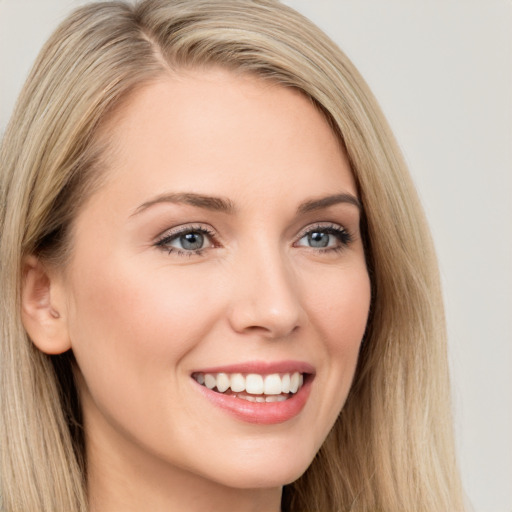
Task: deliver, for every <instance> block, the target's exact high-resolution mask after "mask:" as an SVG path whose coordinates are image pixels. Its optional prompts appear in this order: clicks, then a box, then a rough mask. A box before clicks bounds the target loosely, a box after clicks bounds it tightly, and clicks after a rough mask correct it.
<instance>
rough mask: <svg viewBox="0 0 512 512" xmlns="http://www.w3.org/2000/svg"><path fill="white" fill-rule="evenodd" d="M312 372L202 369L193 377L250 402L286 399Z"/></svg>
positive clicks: (226, 393) (210, 387)
mask: <svg viewBox="0 0 512 512" xmlns="http://www.w3.org/2000/svg"><path fill="white" fill-rule="evenodd" d="M307 375H308V374H304V373H300V372H292V373H272V374H268V375H262V374H258V373H248V374H242V373H223V372H220V373H200V372H196V373H193V374H192V378H193V379H194V380H195V381H196V382H198V383H199V384H201V386H204V387H206V388H208V389H210V390H212V391H215V392H217V393H221V394H223V395H229V396H232V397H233V398H240V399H242V400H246V401H248V402H259V403H264V402H267V403H268V402H284V401H286V400H288V399H289V398H291V397H292V396H293V395H295V394H296V393H297V392H298V391H299V390H300V389H301V388H302V386H303V385H304V379H305V378H306V379H307Z"/></svg>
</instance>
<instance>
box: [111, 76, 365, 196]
mask: <svg viewBox="0 0 512 512" xmlns="http://www.w3.org/2000/svg"><path fill="white" fill-rule="evenodd" d="M102 131H103V134H104V136H106V137H108V139H109V146H110V147H109V155H107V161H108V165H107V168H108V172H109V174H110V175H111V177H112V178H113V179H116V177H117V179H123V180H124V181H126V180H127V179H128V178H129V175H131V174H139V175H140V177H142V178H143V180H139V181H140V183H138V185H137V187H138V189H139V191H142V189H147V193H150V192H154V191H155V189H157V188H158V187H159V186H163V184H162V178H163V177H164V176H165V177H166V178H167V180H166V181H168V183H167V184H166V185H165V186H169V187H172V188H173V190H174V191H178V192H179V191H181V189H183V190H186V191H189V189H190V187H191V186H192V187H193V188H194V189H195V190H194V191H195V192H199V193H212V194H215V193H219V194H220V193H222V192H225V188H226V184H229V183H231V184H232V185H236V184H237V183H238V184H240V185H244V186H245V187H246V188H245V192H246V193H247V194H249V192H251V191H252V192H256V189H257V188H258V185H261V184H264V185H265V188H266V189H267V192H268V189H269V188H272V184H273V186H274V187H283V186H286V188H290V185H291V181H290V180H293V182H294V183H295V185H298V184H299V183H300V182H301V181H306V182H309V183H311V182H313V181H316V182H318V181H324V182H326V183H328V182H337V183H339V184H340V186H341V188H346V189H347V191H349V192H352V193H355V185H354V180H353V177H352V173H351V171H350V167H349V165H348V162H347V158H346V156H345V153H344V151H343V149H342V147H341V144H340V142H339V140H338V138H337V137H336V136H335V135H334V133H333V131H332V129H331V127H330V125H329V123H328V122H327V121H326V119H325V117H324V115H323V114H322V113H321V112H320V111H319V109H318V108H317V107H316V106H315V105H314V104H313V102H312V101H311V100H310V99H309V98H308V97H306V96H305V95H304V94H302V93H301V92H299V91H297V90H296V89H292V88H287V87H284V86H281V85H278V84H275V83H271V82H269V81H264V80H262V79H259V78H257V77H254V76H250V75H242V76H240V75H235V74H233V73H230V72H227V71H224V70H220V69H213V70H208V71H204V70H203V71H188V72H184V73H182V74H180V75H176V76H172V77H165V78H162V79H160V80H159V81H157V82H154V83H151V84H149V85H146V86H145V87H143V88H141V89H139V90H138V91H136V92H134V93H133V94H132V95H131V96H130V97H129V98H128V100H127V101H126V102H125V103H124V104H123V105H122V107H121V108H120V109H119V110H118V111H117V112H116V114H115V115H114V116H113V117H112V118H111V119H110V120H109V122H108V123H107V125H106V126H104V128H103V130H102ZM331 186H334V184H332V183H331ZM141 187H142V189H141Z"/></svg>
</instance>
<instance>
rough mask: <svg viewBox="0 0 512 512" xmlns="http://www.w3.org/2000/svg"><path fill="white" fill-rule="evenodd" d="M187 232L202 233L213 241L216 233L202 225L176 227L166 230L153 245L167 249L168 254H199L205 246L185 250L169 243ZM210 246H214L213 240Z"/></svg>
mask: <svg viewBox="0 0 512 512" xmlns="http://www.w3.org/2000/svg"><path fill="white" fill-rule="evenodd" d="M189 233H199V234H201V235H204V236H205V237H206V238H208V239H209V240H210V241H213V240H214V239H215V236H216V233H215V232H214V231H212V230H211V229H207V228H205V227H204V226H184V227H183V228H178V229H176V230H173V231H171V232H166V233H165V234H164V235H163V236H162V237H161V238H160V239H159V240H157V241H156V243H155V246H156V247H159V248H161V249H162V250H165V251H167V252H168V253H169V254H177V255H178V256H189V257H190V256H201V254H202V253H203V252H204V250H205V248H202V249H194V250H188V251H187V250H184V249H178V248H176V247H172V246H171V245H169V244H170V243H171V242H173V241H174V240H176V239H177V238H179V237H180V236H183V235H187V234H189ZM212 246H213V247H215V244H214V243H213V242H212Z"/></svg>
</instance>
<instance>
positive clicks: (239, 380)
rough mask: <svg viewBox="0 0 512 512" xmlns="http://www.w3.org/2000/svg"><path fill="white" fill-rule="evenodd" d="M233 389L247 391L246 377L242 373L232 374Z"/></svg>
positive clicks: (236, 391)
mask: <svg viewBox="0 0 512 512" xmlns="http://www.w3.org/2000/svg"><path fill="white" fill-rule="evenodd" d="M199 384H201V383H199ZM231 391H233V392H234V393H238V392H240V391H245V378H244V376H243V375H242V374H241V373H234V374H233V375H231Z"/></svg>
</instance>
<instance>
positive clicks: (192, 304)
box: [69, 262, 221, 401]
mask: <svg viewBox="0 0 512 512" xmlns="http://www.w3.org/2000/svg"><path fill="white" fill-rule="evenodd" d="M132 263H133V262H132ZM143 268H144V267H143V266H142V265H130V264H119V263H117V264H113V263H112V264H110V265H109V264H104V265H101V266H96V267H95V268H92V267H91V268H90V269H87V268H86V266H85V265H82V266H81V273H80V279H77V280H76V286H74V287H73V307H72V311H71V312H72V314H71V317H70V322H69V326H70V336H71V340H72V345H73V350H74V352H75V355H76V358H77V361H78V364H79V367H80V369H81V371H82V374H83V375H84V378H85V381H86V383H87V385H88V387H89V388H90V390H91V392H95V391H96V392H97V393H98V395H99V394H102V395H103V394H104V395H105V396H104V398H105V400H107V399H108V396H107V394H106V393H105V390H106V389H108V390H109V393H110V394H111V396H112V400H113V401H115V400H118V399H119V398H121V395H127V394H129V395H131V396H133V397H137V396H140V397H141V399H143V396H144V393H146V394H147V392H148V390H147V389H144V386H145V384H146V383H147V385H148V387H149V383H150V382H152V385H153V386H157V387H158V386H162V387H163V388H166V387H168V386H179V385H180V381H179V379H175V377H176V376H177V375H178V374H179V373H180V371H181V367H180V361H181V360H182V359H183V358H184V357H185V356H186V355H187V353H188V352H189V351H191V350H192V349H193V348H194V347H195V346H196V345H197V344H198V343H200V341H201V340H202V339H203V338H204V337H205V336H206V335H207V333H208V331H209V329H210V328H211V325H212V323H213V322H215V320H216V319H217V318H218V313H217V311H218V309H219V308H220V307H221V306H220V304H214V302H215V301H216V302H217V303H218V302H220V301H219V300H218V297H216V298H215V301H214V297H213V296H212V294H211V293H208V290H207V289H205V288H207V287H208V285H207V283H203V288H202V289H203V291H204V293H201V290H198V289H197V287H196V286H194V285H195V283H194V282H192V283H191V282H190V280H188V279H187V275H186V272H185V273H181V274H180V273H178V275H172V276H170V275H169V274H170V271H169V270H167V269H166V268H165V267H163V268H160V269H159V270H155V269H150V270H148V271H146V272H144V271H143V270H142V271H141V269H143ZM199 304H200V307H201V315H200V321H198V318H199V315H198V314H197V311H198V306H199ZM157 375H164V376H165V378H162V379H159V380H158V379H156V376H157ZM164 391H168V390H165V389H164ZM99 396H101V395H99Z"/></svg>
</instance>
